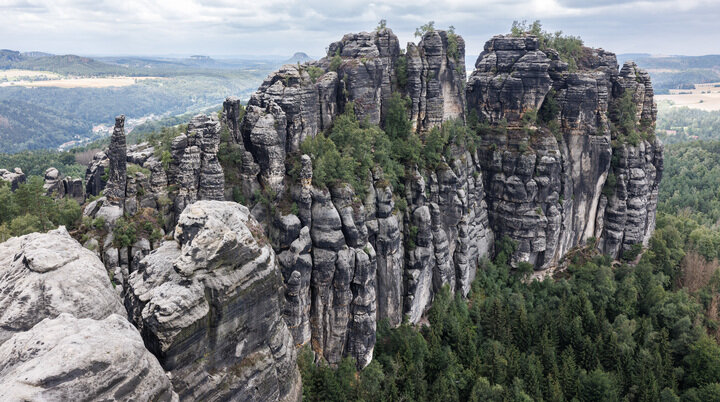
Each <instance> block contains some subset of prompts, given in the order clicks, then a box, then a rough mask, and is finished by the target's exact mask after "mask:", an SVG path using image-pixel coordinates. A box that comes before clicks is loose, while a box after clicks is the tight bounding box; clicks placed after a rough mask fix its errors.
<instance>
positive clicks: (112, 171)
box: [104, 115, 127, 203]
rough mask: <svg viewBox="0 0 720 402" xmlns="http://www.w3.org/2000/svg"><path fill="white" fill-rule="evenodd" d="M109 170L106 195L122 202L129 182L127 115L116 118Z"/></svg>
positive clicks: (117, 201) (113, 200)
mask: <svg viewBox="0 0 720 402" xmlns="http://www.w3.org/2000/svg"><path fill="white" fill-rule="evenodd" d="M107 155H108V159H109V160H110V162H109V170H108V180H107V185H106V188H105V193H104V194H105V197H107V199H108V201H109V202H110V203H122V202H123V200H124V199H125V186H126V183H127V177H126V171H127V145H126V142H125V116H124V115H121V116H118V117H116V118H115V128H114V129H113V133H112V136H111V137H110V149H109V150H108V153H107Z"/></svg>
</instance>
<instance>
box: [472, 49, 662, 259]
mask: <svg viewBox="0 0 720 402" xmlns="http://www.w3.org/2000/svg"><path fill="white" fill-rule="evenodd" d="M628 91H629V92H630V93H631V97H632V99H633V103H634V104H635V108H636V110H637V115H636V117H635V120H636V125H637V126H638V127H639V128H640V129H642V130H645V132H648V131H649V132H652V127H653V126H654V121H655V114H656V112H655V107H654V104H653V99H652V97H653V91H652V86H651V84H650V80H649V77H648V76H647V73H645V72H643V71H641V70H639V69H637V67H636V66H635V65H634V64H632V63H626V65H625V66H623V68H622V70H620V71H618V65H617V61H616V58H615V55H614V54H612V53H610V52H606V51H604V50H602V49H588V48H585V49H584V50H583V57H582V58H580V59H579V60H578V68H577V70H576V71H572V72H571V71H569V69H568V65H567V63H565V62H563V61H562V60H560V58H559V56H558V54H557V52H555V51H554V50H552V49H546V50H542V49H540V48H539V44H538V40H537V38H535V37H532V36H526V37H510V36H496V37H494V38H493V39H491V40H490V41H488V42H487V43H486V44H485V50H484V51H483V52H482V53H481V54H480V56H479V57H478V60H477V62H476V70H475V72H474V73H473V74H472V75H471V77H470V78H469V80H468V84H467V101H468V108H469V110H471V111H472V113H475V114H476V115H477V116H479V118H480V120H481V121H485V122H487V123H489V124H491V125H492V126H494V128H493V129H491V130H488V131H487V132H486V133H484V136H483V145H482V146H481V147H480V155H481V158H480V160H481V163H482V165H483V173H484V174H483V180H484V181H485V185H486V188H487V189H488V191H487V203H488V208H489V215H490V222H491V225H492V228H493V231H494V232H495V234H496V236H497V237H500V236H505V235H507V236H509V237H510V238H511V239H513V240H514V241H515V242H516V243H517V246H518V247H517V251H516V252H515V254H514V256H513V261H514V262H519V261H527V262H530V263H531V264H533V265H534V267H535V269H540V270H541V269H546V268H548V267H551V266H554V265H555V264H556V263H557V262H558V261H559V259H560V258H562V256H563V255H565V253H566V252H567V251H568V250H569V249H570V248H572V247H575V246H578V245H583V244H585V243H586V242H587V241H588V240H589V239H590V238H593V237H594V238H596V239H597V241H598V245H599V247H600V249H601V251H603V252H605V253H607V254H609V255H611V256H613V257H618V256H619V255H620V254H621V253H622V251H623V250H627V249H629V248H631V247H632V245H633V244H646V243H647V240H648V239H649V236H650V234H651V232H652V230H653V229H654V220H655V207H656V204H657V189H658V185H659V182H660V178H661V176H662V175H661V173H662V145H661V144H660V143H659V141H657V140H639V141H638V143H637V144H636V145H634V144H631V143H629V142H628V141H627V139H625V138H621V137H619V136H618V130H617V129H616V128H614V125H613V119H614V118H615V117H614V116H613V115H612V113H611V112H612V110H611V109H612V108H613V107H615V105H617V104H618V102H619V101H620V98H621V97H623V95H624V94H625V93H626V92H628ZM553 109H555V110H553ZM552 112H554V113H555V114H554V115H550V116H549V117H548V113H552ZM536 113H539V114H540V116H541V118H543V117H544V118H547V119H548V120H547V121H545V122H544V124H547V125H548V127H550V126H552V125H554V127H555V128H554V129H553V130H554V132H551V131H550V130H548V129H546V128H539V127H538V126H536V123H535V114H536ZM543 113H545V114H543ZM631 174H632V176H631ZM609 175H610V176H611V177H613V178H618V180H617V182H618V183H617V187H616V188H607V182H608V180H607V179H608V176H609ZM630 181H632V183H630ZM628 184H631V185H630V187H631V190H630V191H629V192H628V191H627V186H628ZM604 188H605V190H603V189H604Z"/></svg>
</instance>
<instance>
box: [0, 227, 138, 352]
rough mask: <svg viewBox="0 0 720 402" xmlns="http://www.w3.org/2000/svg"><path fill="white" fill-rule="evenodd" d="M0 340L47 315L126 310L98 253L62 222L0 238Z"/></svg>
mask: <svg viewBox="0 0 720 402" xmlns="http://www.w3.org/2000/svg"><path fill="white" fill-rule="evenodd" d="M0 290H2V291H0V343H2V342H4V341H6V340H7V339H8V338H10V337H11V336H12V335H13V334H15V333H18V332H23V331H28V330H30V329H32V328H33V327H34V326H35V325H36V324H38V323H39V322H40V321H42V320H43V319H45V318H55V317H57V316H58V315H60V314H61V313H70V314H72V315H73V316H74V317H76V318H92V319H94V320H100V319H103V318H105V317H107V316H109V315H110V314H125V311H124V309H123V308H122V304H121V303H120V300H119V299H118V296H117V294H116V292H115V291H114V290H113V288H112V286H111V284H110V281H109V280H108V277H107V273H106V272H105V268H104V267H103V265H102V263H101V262H100V260H98V258H97V256H95V254H94V253H93V252H91V251H90V250H87V249H85V248H83V247H82V246H81V245H80V244H79V243H78V242H77V241H75V240H74V239H73V238H72V237H70V235H69V234H68V232H67V231H66V230H65V228H64V227H60V228H59V229H56V230H53V231H50V232H48V233H45V234H40V233H32V234H29V235H25V236H21V237H13V238H11V239H9V240H7V241H5V242H4V243H0Z"/></svg>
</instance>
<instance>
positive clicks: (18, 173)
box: [0, 168, 25, 191]
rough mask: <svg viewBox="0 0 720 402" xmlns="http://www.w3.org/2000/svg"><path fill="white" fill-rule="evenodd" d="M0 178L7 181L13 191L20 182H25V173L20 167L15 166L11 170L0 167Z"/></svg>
mask: <svg viewBox="0 0 720 402" xmlns="http://www.w3.org/2000/svg"><path fill="white" fill-rule="evenodd" d="M0 180H2V181H4V182H6V183H8V184H9V185H10V189H11V190H12V191H15V190H17V188H18V186H19V185H20V184H22V183H25V173H23V171H22V169H20V168H15V169H14V170H13V171H12V172H11V171H9V170H7V169H0Z"/></svg>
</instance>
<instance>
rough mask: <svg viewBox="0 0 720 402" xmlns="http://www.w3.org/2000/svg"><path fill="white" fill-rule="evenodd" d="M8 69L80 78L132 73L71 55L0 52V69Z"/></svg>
mask: <svg viewBox="0 0 720 402" xmlns="http://www.w3.org/2000/svg"><path fill="white" fill-rule="evenodd" d="M10 68H17V69H22V70H36V71H52V72H54V73H58V74H65V75H82V76H103V75H130V74H131V73H132V72H131V71H130V70H128V69H127V68H125V67H123V66H118V65H112V64H107V63H103V62H101V61H97V60H95V59H91V58H89V57H81V56H75V55H72V54H67V55H62V56H56V55H51V54H47V53H41V52H28V53H20V52H18V51H14V50H7V49H3V50H0V69H10Z"/></svg>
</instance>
